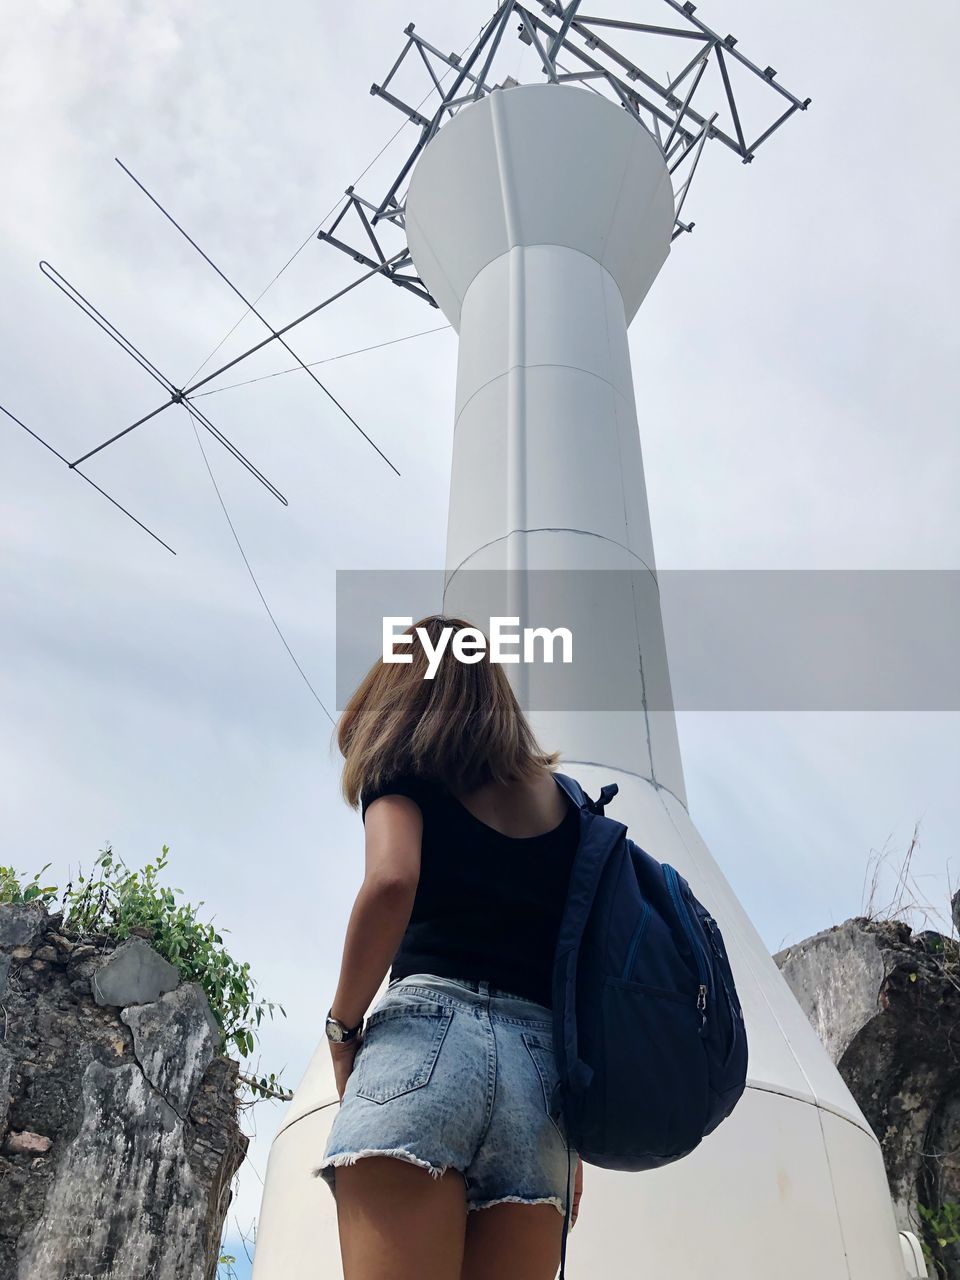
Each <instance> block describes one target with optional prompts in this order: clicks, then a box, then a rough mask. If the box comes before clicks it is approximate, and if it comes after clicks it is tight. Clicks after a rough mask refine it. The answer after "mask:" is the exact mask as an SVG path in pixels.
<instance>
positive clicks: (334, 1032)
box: [327, 1018, 343, 1040]
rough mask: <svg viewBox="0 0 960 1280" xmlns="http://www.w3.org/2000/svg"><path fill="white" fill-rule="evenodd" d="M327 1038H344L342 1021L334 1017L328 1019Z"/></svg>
mask: <svg viewBox="0 0 960 1280" xmlns="http://www.w3.org/2000/svg"><path fill="white" fill-rule="evenodd" d="M327 1039H328V1040H342V1039H343V1031H342V1030H341V1027H340V1023H339V1022H337V1021H336V1020H335V1019H333V1018H328V1019H327Z"/></svg>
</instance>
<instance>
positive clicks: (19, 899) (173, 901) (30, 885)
mask: <svg viewBox="0 0 960 1280" xmlns="http://www.w3.org/2000/svg"><path fill="white" fill-rule="evenodd" d="M169 852H170V851H169V848H168V846H167V845H164V846H163V850H162V852H161V854H160V856H159V857H158V858H157V859H156V860H155V861H154V862H148V863H147V865H146V866H145V867H144V868H143V869H142V870H131V869H130V868H129V867H128V866H127V864H126V863H125V862H124V861H123V859H122V858H120V857H118V856H117V855H116V854H115V853H114V852H113V849H112V848H111V846H110V845H109V844H108V845H107V846H106V848H104V849H102V850H101V851H100V854H99V856H98V857H97V859H96V861H95V862H94V865H93V869H92V871H91V872H90V874H89V875H84V874H83V871H82V870H81V871H80V872H79V873H78V874H77V877H76V883H75V884H74V882H73V881H70V883H69V884H67V886H66V888H65V889H64V890H63V892H62V893H61V892H60V890H59V889H58V888H57V887H56V886H55V885H42V884H41V883H40V880H41V877H42V876H43V874H44V872H45V871H46V870H47V868H48V867H49V866H50V864H49V863H47V865H46V866H45V867H43V868H42V869H41V870H40V871H39V872H37V873H36V875H34V876H33V878H32V879H30V880H29V881H27V882H26V883H23V881H22V874H23V873H19V872H17V871H15V870H14V869H13V868H12V867H3V866H0V903H29V902H36V903H39V904H41V905H42V906H44V907H51V906H55V907H57V908H58V910H59V912H60V913H61V914H62V916H63V924H62V926H61V927H62V930H63V932H64V934H65V935H67V936H68V937H72V938H76V939H78V940H87V941H96V940H106V939H114V940H116V941H117V942H123V941H124V940H125V939H127V938H129V937H130V936H131V933H133V932H136V934H138V935H140V936H143V935H144V934H146V935H147V936H148V937H149V940H150V944H151V946H152V947H154V949H155V950H156V951H158V952H159V953H160V955H162V956H163V957H164V959H166V960H169V962H170V963H171V964H172V965H174V966H175V968H176V969H177V971H178V972H179V973H180V976H181V977H182V978H183V979H184V981H186V982H196V983H198V984H199V985H200V986H201V987H202V988H203V990H204V992H205V994H206V997H207V1000H208V1002H209V1004H210V1008H211V1011H212V1012H213V1016H214V1017H215V1018H216V1020H217V1025H218V1027H219V1028H220V1036H221V1045H220V1048H221V1052H224V1053H225V1052H227V1051H228V1049H229V1048H230V1047H233V1048H234V1049H236V1050H237V1052H238V1053H239V1054H240V1056H241V1057H244V1058H245V1057H249V1056H250V1055H251V1054H253V1052H254V1050H255V1036H256V1029H257V1027H259V1025H260V1023H261V1021H262V1019H263V1017H264V1015H265V1014H268V1015H269V1016H270V1017H271V1018H272V1017H273V1016H274V1012H275V1010H279V1011H280V1013H281V1014H283V1016H284V1017H286V1010H285V1009H284V1008H283V1006H282V1005H279V1004H274V1003H273V1002H271V1001H269V1000H263V999H260V998H258V996H257V986H256V983H255V982H254V980H253V978H252V977H251V976H250V965H249V964H248V963H243V964H241V963H240V962H239V961H237V960H234V958H233V956H231V955H230V953H229V952H228V951H227V950H226V947H225V946H224V943H223V938H222V936H221V934H220V933H219V932H218V931H217V930H216V929H215V928H214V926H213V924H212V923H204V922H203V921H201V920H200V919H199V917H198V912H199V909H200V907H202V906H203V905H204V904H203V903H202V902H199V903H197V904H196V906H194V905H193V904H192V903H189V902H178V900H177V899H178V897H180V896H182V894H183V890H182V889H170V888H167V887H166V886H165V885H163V884H161V883H160V876H161V873H162V872H164V871H165V870H166V869H167V862H168V855H169ZM223 932H224V933H226V932H228V930H226V929H224V930H223ZM241 1079H242V1081H243V1083H244V1084H245V1085H246V1086H247V1087H248V1088H249V1089H250V1091H251V1092H252V1093H253V1094H254V1095H255V1096H259V1097H272V1098H279V1099H281V1100H288V1099H289V1097H290V1096H291V1095H290V1094H289V1092H288V1091H287V1090H285V1089H284V1088H283V1087H282V1086H281V1085H280V1083H279V1080H278V1078H277V1076H276V1075H275V1074H274V1073H271V1074H269V1075H262V1076H258V1077H255V1076H250V1075H242V1076H241Z"/></svg>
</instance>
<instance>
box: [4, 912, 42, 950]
mask: <svg viewBox="0 0 960 1280" xmlns="http://www.w3.org/2000/svg"><path fill="white" fill-rule="evenodd" d="M46 925H47V913H46V911H45V910H44V909H43V907H41V906H38V905H36V904H35V903H32V902H27V903H19V902H10V903H4V904H3V905H2V906H0V948H5V949H6V950H8V951H9V950H10V949H11V948H13V947H30V948H31V949H32V948H33V944H34V943H35V942H37V941H38V940H39V938H40V935H41V934H42V933H43V931H44V929H45V928H46Z"/></svg>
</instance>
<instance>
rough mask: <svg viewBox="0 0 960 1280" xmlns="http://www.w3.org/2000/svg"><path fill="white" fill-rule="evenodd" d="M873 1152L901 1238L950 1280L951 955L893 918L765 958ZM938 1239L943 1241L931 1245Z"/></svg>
mask: <svg viewBox="0 0 960 1280" xmlns="http://www.w3.org/2000/svg"><path fill="white" fill-rule="evenodd" d="M773 958H774V960H775V961H776V962H777V964H778V965H779V967H780V970H781V972H782V973H783V976H784V977H785V978H786V980H787V982H788V983H789V984H790V987H791V988H792V990H793V992H794V994H795V995H796V997H797V1000H798V1001H799V1003H800V1005H801V1006H802V1008H803V1009H804V1012H805V1013H806V1014H807V1017H808V1018H809V1019H810V1021H811V1023H812V1024H813V1026H814V1027H815V1028H816V1030H817V1032H818V1034H819V1035H820V1038H821V1040H822V1041H823V1042H824V1044H825V1045H826V1046H827V1049H828V1050H829V1052H830V1054H831V1056H832V1058H833V1060H834V1062H835V1063H836V1064H837V1067H838V1069H839V1071H840V1074H841V1075H842V1076H843V1078H844V1080H845V1081H846V1083H847V1085H848V1087H849V1089H850V1092H851V1093H852V1094H853V1096H854V1097H855V1098H856V1100H857V1103H858V1104H859V1106H860V1109H861V1110H862V1111H863V1113H864V1115H865V1116H866V1118H867V1120H868V1121H869V1123H870V1125H871V1127H872V1129H873V1131H874V1133H875V1134H876V1135H877V1138H878V1139H879V1141H880V1145H881V1147H882V1149H883V1155H884V1162H885V1165H886V1170H887V1177H888V1179H889V1182H890V1191H891V1195H892V1196H893V1202H894V1208H895V1211H896V1215H897V1220H898V1223H899V1226H900V1228H901V1229H902V1230H907V1231H913V1232H915V1233H916V1235H917V1236H919V1237H920V1238H921V1239H923V1240H925V1241H926V1243H927V1245H928V1246H929V1247H930V1250H931V1253H932V1256H933V1258H934V1259H935V1261H936V1263H937V1267H938V1270H937V1271H936V1273H935V1274H938V1275H941V1276H944V1277H948V1278H949V1280H960V1246H958V1244H957V1243H955V1242H953V1241H952V1240H951V1239H949V1237H950V1236H952V1234H953V1232H952V1231H949V1230H948V1231H944V1232H941V1233H938V1232H935V1231H933V1230H931V1229H930V1227H929V1225H928V1224H927V1223H925V1222H924V1221H923V1218H922V1216H921V1215H920V1214H919V1212H918V1208H917V1205H918V1203H919V1204H921V1205H924V1206H926V1207H927V1208H929V1209H932V1210H934V1211H936V1212H938V1213H939V1214H940V1215H941V1216H942V1219H943V1221H944V1222H947V1221H949V1218H950V1215H951V1214H952V1213H954V1212H955V1210H951V1209H950V1208H949V1206H951V1205H953V1206H960V954H958V947H957V943H956V941H954V940H952V939H950V938H946V937H944V936H943V935H942V934H939V933H935V932H933V931H926V932H923V933H918V934H914V933H913V931H912V930H911V928H910V926H909V925H907V924H905V923H902V922H900V921H870V920H867V919H863V918H857V919H853V920H847V921H845V922H844V923H843V924H841V925H836V926H835V927H834V928H832V929H826V930H824V931H823V932H822V933H818V934H816V935H815V936H814V937H812V938H807V939H805V940H804V941H803V942H799V943H797V944H796V945H795V946H792V947H787V948H785V949H784V950H783V951H779V952H777V954H776V955H775V956H774V957H773ZM938 1234H939V1235H940V1237H941V1238H942V1239H945V1240H946V1243H944V1244H940V1243H938Z"/></svg>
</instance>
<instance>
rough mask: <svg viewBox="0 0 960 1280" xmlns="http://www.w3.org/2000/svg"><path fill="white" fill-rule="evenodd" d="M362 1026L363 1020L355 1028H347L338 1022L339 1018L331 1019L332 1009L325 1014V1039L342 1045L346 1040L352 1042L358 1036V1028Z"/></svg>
mask: <svg viewBox="0 0 960 1280" xmlns="http://www.w3.org/2000/svg"><path fill="white" fill-rule="evenodd" d="M362 1026H363V1018H361V1019H360V1021H359V1022H358V1023H357V1025H356V1026H355V1027H348V1026H347V1025H346V1023H343V1022H341V1021H340V1019H339V1018H335V1017H333V1008H332V1006H331V1009H330V1012H329V1013H328V1014H327V1039H328V1040H331V1041H333V1043H334V1044H344V1043H345V1042H346V1041H348V1040H354V1039H356V1037H357V1036H358V1035H359V1034H360V1028H361V1027H362Z"/></svg>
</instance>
